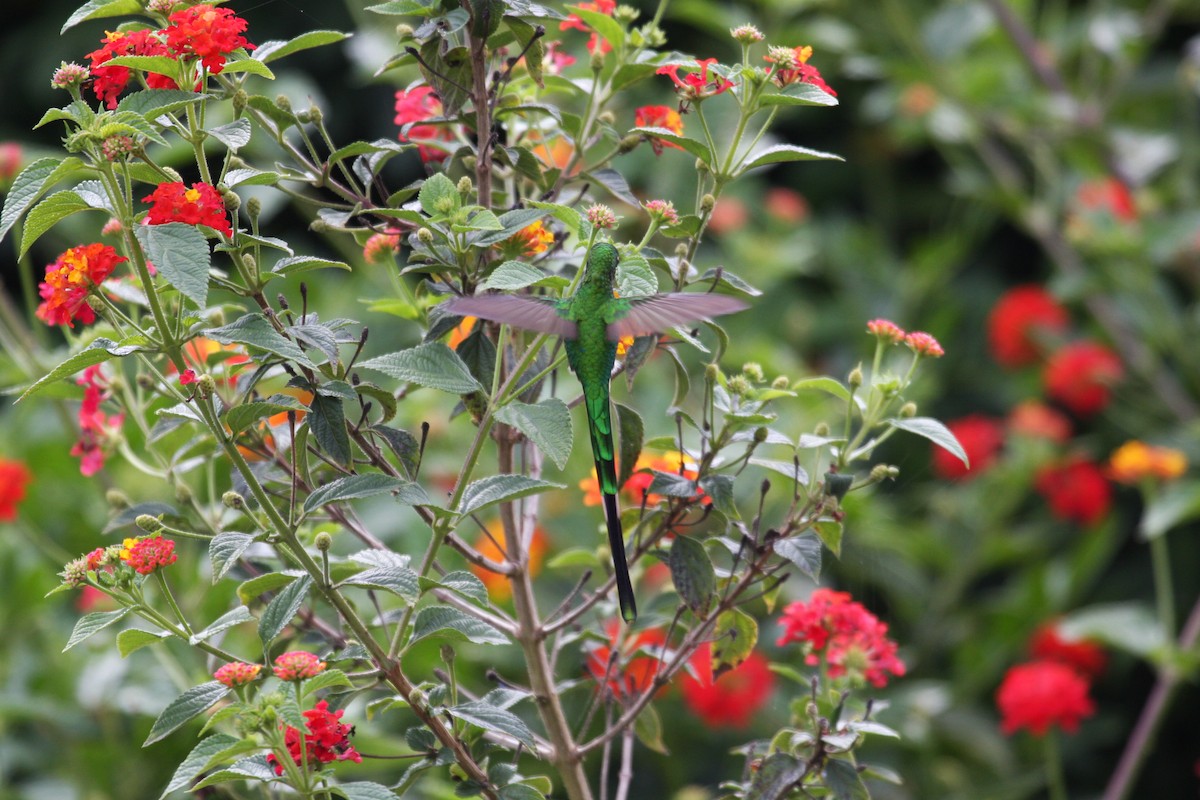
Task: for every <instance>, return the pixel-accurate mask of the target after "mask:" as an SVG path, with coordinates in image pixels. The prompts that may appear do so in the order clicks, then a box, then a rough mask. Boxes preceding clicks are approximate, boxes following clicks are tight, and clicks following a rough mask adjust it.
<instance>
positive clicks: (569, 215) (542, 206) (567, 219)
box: [513, 200, 587, 239]
mask: <svg viewBox="0 0 1200 800" xmlns="http://www.w3.org/2000/svg"><path fill="white" fill-rule="evenodd" d="M528 202H529V205H530V206H532V207H533V208H536V209H538V210H541V211H549V212H550V214H551V215H552V216H553V217H554V218H555V219H557V220H558V221H559V222H561V223H562V224H563V225H566V226H567V229H568V230H569V231H571V232H572V233H576V234H578V233H579V232H580V229H581V228H582V226H583V224H584V223H585V222H587V220H585V219H584V218H583V215H582V214H580V213H579V212H578V211H576V210H575V209H573V208H571V207H570V206H564V205H562V204H561V203H547V202H543V201H541V200H530V201H528ZM522 227H524V226H522ZM517 230H520V228H518V229H517ZM513 232H514V233H516V231H513ZM579 238H581V239H583V238H586V237H584V236H580V237H579Z"/></svg>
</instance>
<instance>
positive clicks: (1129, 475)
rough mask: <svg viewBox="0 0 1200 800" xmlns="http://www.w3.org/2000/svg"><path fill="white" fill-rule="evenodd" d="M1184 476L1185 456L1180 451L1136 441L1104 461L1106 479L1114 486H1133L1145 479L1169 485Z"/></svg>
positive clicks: (1114, 452)
mask: <svg viewBox="0 0 1200 800" xmlns="http://www.w3.org/2000/svg"><path fill="white" fill-rule="evenodd" d="M1185 472H1187V456H1186V455H1184V453H1183V451H1182V450H1176V449H1174V448H1171V447H1157V446H1155V445H1150V444H1146V443H1145V442H1140V441H1137V440H1133V441H1129V442H1126V443H1125V444H1123V445H1121V446H1120V447H1118V448H1117V449H1116V450H1115V451H1113V454H1112V455H1111V456H1109V457H1108V475H1109V477H1111V478H1112V479H1113V480H1114V481H1116V482H1117V483H1126V484H1135V483H1140V482H1141V481H1143V480H1146V479H1148V478H1149V479H1156V480H1161V481H1170V480H1174V479H1175V478H1178V477H1180V476H1181V475H1183V474H1184V473H1185Z"/></svg>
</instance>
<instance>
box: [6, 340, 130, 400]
mask: <svg viewBox="0 0 1200 800" xmlns="http://www.w3.org/2000/svg"><path fill="white" fill-rule="evenodd" d="M146 344H147V342H146V340H145V339H144V338H142V337H141V336H131V337H129V338H127V339H122V340H121V341H120V342H114V341H113V340H112V339H105V338H103V337H101V338H99V339H96V340H95V341H94V342H92V343H91V344H89V345H88V346H87V347H86V348H85V349H83V350H80V351H79V352H78V353H76V354H75V355H73V356H71V357H70V358H67V359H66V360H65V361H62V362H61V363H59V365H58V366H56V367H55V368H54V369H52V370H50V374H49V375H46V376H44V377H42V378H39V379H38V380H37V381H36V382H35V383H34V384H33V385H32V386H30V387H29V388H28V389H26V390H25V391H24V393H22V395H21V396H20V398H18V399H17V402H18V403H19V402H21V401H22V400H24V399H25V398H26V397H29V396H30V395H32V394H37V393H38V392H40V391H41V390H42V389H45V388H46V387H47V386H48V385H50V384H51V383H54V382H55V381H60V380H62V379H63V378H66V377H68V376H70V375H74V374H75V373H77V372H79V371H81V370H84V369H87V368H88V367H91V366H94V365H95V364H102V363H104V362H105V361H108V360H109V359H112V358H120V357H122V356H127V355H129V354H130V353H136V352H138V351H139V350H148V349H150V348H149V347H147V346H146Z"/></svg>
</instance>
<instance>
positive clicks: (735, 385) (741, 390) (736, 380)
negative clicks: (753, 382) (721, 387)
mask: <svg viewBox="0 0 1200 800" xmlns="http://www.w3.org/2000/svg"><path fill="white" fill-rule="evenodd" d="M727 386H728V387H729V391H730V392H732V393H733V394H736V395H738V396H745V395H747V394H750V389H751V386H750V381H748V380H746V376H745V375H734V376H733V377H731V378H730V379H729V381H728V383H727Z"/></svg>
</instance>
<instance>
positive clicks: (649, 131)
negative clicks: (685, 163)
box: [630, 128, 713, 205]
mask: <svg viewBox="0 0 1200 800" xmlns="http://www.w3.org/2000/svg"><path fill="white" fill-rule="evenodd" d="M630 133H640V134H642V135H643V136H649V137H651V138H653V139H662V140H663V141H664V142H670V143H671V144H677V145H679V146H680V147H682V148H683V149H684V150H686V151H687V152H689V153H691V154H692V155H694V156H695V157H696V158H698V159H700V160H701V161H703V162H704V163H705V164H708V165H709V166H710V167H711V166H712V163H713V156H712V152H711V151H710V150H709V149H708V145H706V144H705V143H704V142H702V141H700V140H699V139H692V138H690V137H688V136H683V135H681V134H678V133H675V132H674V131H672V130H669V129H667V128H634V129H633V130H631V131H630ZM638 205H641V203H638Z"/></svg>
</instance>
